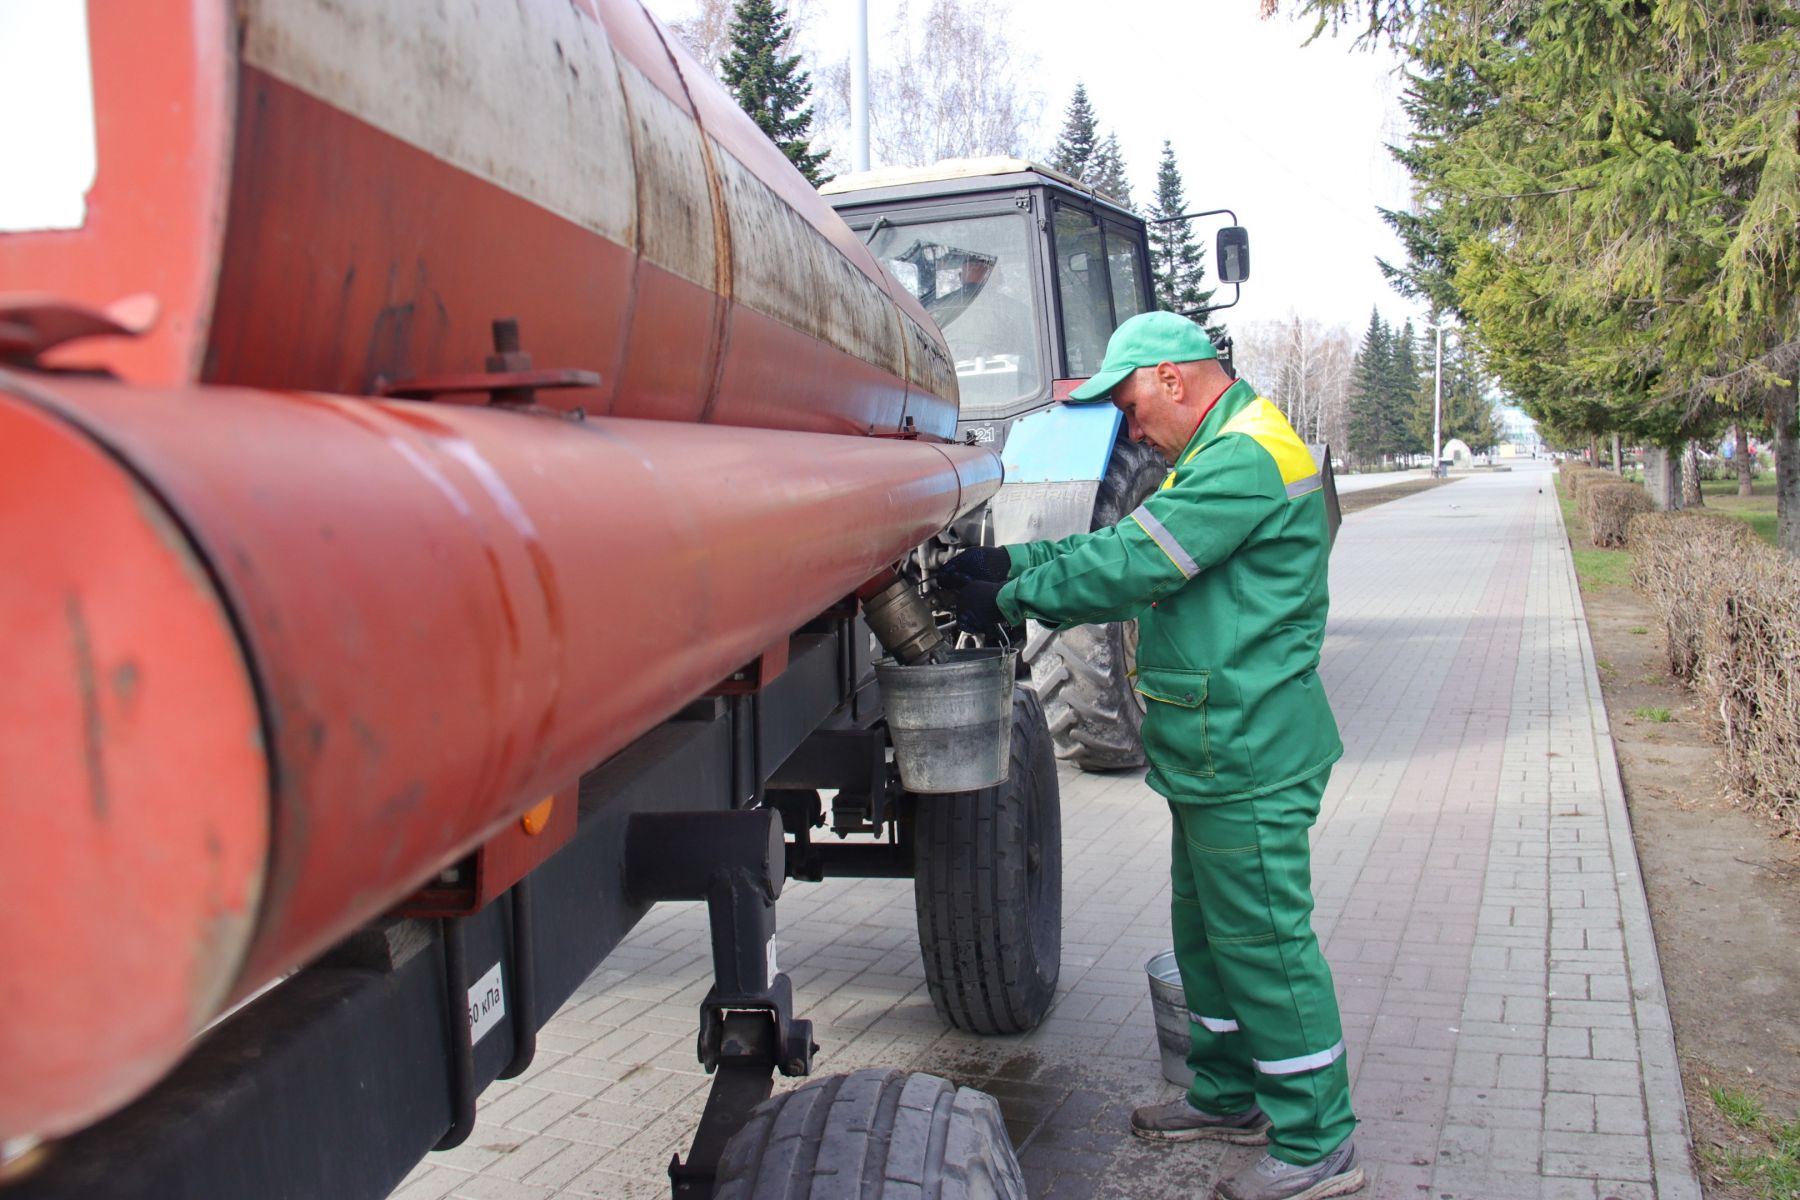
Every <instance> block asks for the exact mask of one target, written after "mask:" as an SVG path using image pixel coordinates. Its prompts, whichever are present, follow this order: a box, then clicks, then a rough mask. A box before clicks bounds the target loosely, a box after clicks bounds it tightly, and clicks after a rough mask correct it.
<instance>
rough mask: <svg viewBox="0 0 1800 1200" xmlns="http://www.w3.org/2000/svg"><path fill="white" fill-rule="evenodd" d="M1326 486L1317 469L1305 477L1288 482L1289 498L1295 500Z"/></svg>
mask: <svg viewBox="0 0 1800 1200" xmlns="http://www.w3.org/2000/svg"><path fill="white" fill-rule="evenodd" d="M1324 486H1325V485H1324V483H1323V482H1322V481H1321V480H1320V479H1319V475H1318V472H1316V471H1315V472H1313V473H1312V474H1311V475H1308V476H1307V477H1306V478H1305V479H1296V480H1294V482H1292V483H1290V484H1288V489H1287V492H1288V499H1289V500H1293V499H1296V498H1297V497H1300V496H1304V495H1306V493H1308V492H1316V491H1318V490H1319V489H1320V488H1321V487H1324Z"/></svg>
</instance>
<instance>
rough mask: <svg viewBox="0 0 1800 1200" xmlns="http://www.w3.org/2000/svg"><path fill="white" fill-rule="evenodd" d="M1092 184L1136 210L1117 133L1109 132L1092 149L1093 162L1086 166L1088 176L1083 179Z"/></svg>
mask: <svg viewBox="0 0 1800 1200" xmlns="http://www.w3.org/2000/svg"><path fill="white" fill-rule="evenodd" d="M1084 182H1087V183H1091V184H1093V185H1094V187H1095V188H1096V189H1098V190H1099V191H1101V192H1104V193H1105V194H1106V195H1108V196H1111V197H1112V198H1113V199H1114V200H1117V201H1118V202H1119V203H1120V204H1123V205H1124V206H1125V207H1126V208H1129V209H1131V210H1132V211H1134V212H1135V211H1137V210H1136V206H1134V205H1133V204H1132V203H1131V184H1130V182H1129V181H1128V180H1126V178H1125V154H1124V152H1123V151H1121V150H1120V149H1119V135H1118V134H1116V133H1109V134H1107V135H1106V140H1105V141H1103V142H1101V143H1100V145H1099V147H1098V148H1097V149H1096V150H1095V151H1094V159H1093V162H1092V163H1091V164H1090V165H1089V167H1088V178H1087V179H1086V180H1085V181H1084Z"/></svg>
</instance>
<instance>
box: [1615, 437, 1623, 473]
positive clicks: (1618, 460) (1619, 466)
mask: <svg viewBox="0 0 1800 1200" xmlns="http://www.w3.org/2000/svg"><path fill="white" fill-rule="evenodd" d="M1612 437H1613V474H1615V475H1623V474H1625V456H1624V455H1622V454H1620V453H1619V435H1618V434H1616V433H1615V434H1613V435H1612Z"/></svg>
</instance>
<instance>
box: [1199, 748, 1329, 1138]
mask: <svg viewBox="0 0 1800 1200" xmlns="http://www.w3.org/2000/svg"><path fill="white" fill-rule="evenodd" d="M1329 776H1330V772H1329V771H1321V772H1319V773H1318V774H1316V775H1314V776H1313V777H1312V778H1310V779H1306V780H1303V781H1301V782H1300V783H1297V784H1293V785H1291V786H1289V787H1285V788H1282V789H1281V790H1279V791H1276V792H1272V793H1270V794H1269V795H1266V796H1257V797H1255V798H1253V799H1249V800H1232V801H1227V802H1225V803H1222V804H1221V803H1193V802H1191V801H1171V802H1170V805H1169V808H1170V810H1171V811H1172V813H1173V814H1174V825H1175V831H1174V832H1175V836H1174V847H1173V853H1172V855H1171V864H1170V872H1169V877H1170V883H1171V885H1172V890H1173V893H1174V901H1173V925H1174V931H1175V960H1176V964H1177V965H1178V966H1179V967H1180V968H1181V984H1182V988H1183V989H1184V990H1185V991H1186V992H1187V1006H1188V1021H1189V1028H1190V1030H1191V1038H1190V1042H1189V1048H1188V1065H1189V1066H1190V1067H1192V1068H1193V1071H1194V1084H1193V1086H1192V1087H1191V1088H1190V1089H1189V1090H1188V1101H1189V1103H1191V1104H1192V1105H1193V1106H1194V1107H1195V1108H1197V1109H1199V1110H1201V1111H1202V1112H1207V1113H1213V1114H1218V1115H1223V1114H1227V1113H1239V1112H1243V1111H1244V1110H1246V1109H1248V1108H1249V1107H1250V1104H1251V1102H1252V1101H1255V1102H1256V1103H1257V1104H1258V1105H1260V1106H1261V1107H1262V1110H1263V1112H1264V1113H1266V1114H1267V1115H1268V1118H1269V1123H1270V1128H1269V1152H1270V1153H1272V1154H1273V1155H1274V1156H1275V1157H1276V1158H1279V1159H1281V1160H1282V1161H1284V1162H1289V1163H1293V1164H1295V1165H1297V1166H1304V1165H1307V1164H1310V1163H1314V1162H1317V1161H1318V1160H1319V1159H1321V1158H1323V1157H1324V1156H1325V1155H1327V1154H1329V1153H1331V1151H1333V1150H1335V1149H1336V1148H1337V1147H1338V1145H1339V1143H1341V1142H1342V1141H1343V1140H1344V1139H1345V1138H1347V1137H1349V1136H1350V1133H1351V1131H1352V1130H1353V1129H1355V1128H1356V1117H1355V1116H1354V1115H1353V1114H1352V1113H1351V1111H1350V1075H1349V1070H1348V1067H1347V1064H1346V1063H1345V1061H1344V1031H1343V1026H1342V1024H1341V1023H1340V1021H1339V1018H1338V1007H1337V996H1336V994H1335V993H1334V992H1333V991H1332V986H1331V968H1329V967H1328V966H1326V965H1325V956H1324V954H1323V953H1321V952H1320V950H1319V939H1318V936H1317V935H1316V934H1314V933H1313V929H1312V910H1313V898H1312V860H1311V849H1310V847H1309V846H1308V844H1307V830H1309V829H1310V828H1312V825H1313V822H1314V821H1316V820H1317V819H1318V816H1319V800H1320V797H1322V796H1323V795H1324V792H1325V782H1326V780H1327V778H1329Z"/></svg>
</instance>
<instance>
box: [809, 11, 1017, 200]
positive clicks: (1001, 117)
mask: <svg viewBox="0 0 1800 1200" xmlns="http://www.w3.org/2000/svg"><path fill="white" fill-rule="evenodd" d="M1012 21H1013V14H1012V10H1011V6H1010V4H1009V3H1007V0H994V2H993V3H989V4H981V3H977V2H976V0H929V3H928V4H927V5H926V8H925V11H924V15H923V18H922V20H921V19H915V17H914V14H913V9H912V6H911V5H910V4H909V3H907V2H906V0H901V3H900V5H899V7H898V11H897V13H896V15H895V19H894V23H893V25H892V27H891V28H890V29H889V32H888V36H887V39H886V42H885V45H884V46H883V53H882V58H883V59H884V60H885V61H886V62H888V63H890V64H891V65H889V66H886V67H882V68H879V69H877V70H875V71H873V72H872V73H871V77H870V80H869V157H870V161H871V162H873V163H876V164H878V165H882V166H918V165H922V164H924V163H929V162H935V161H937V160H938V159H940V158H976V157H981V156H985V155H995V154H1015V155H1024V154H1026V153H1027V145H1026V142H1027V139H1028V138H1029V136H1030V131H1031V130H1032V129H1033V128H1034V127H1035V126H1036V124H1037V119H1038V116H1039V114H1040V113H1041V112H1042V111H1043V106H1044V99H1043V96H1042V94H1041V93H1039V92H1036V91H1034V90H1033V89H1032V88H1031V86H1030V80H1031V78H1032V76H1033V74H1034V72H1035V70H1036V67H1037V59H1036V58H1035V57H1033V56H1031V55H1027V54H1023V53H1020V52H1019V51H1018V50H1017V48H1016V47H1015V45H1014V44H1013V40H1012V39H1009V36H1008V26H1009V24H1010V23H1011V22H1012ZM815 77H816V78H817V79H818V80H819V112H818V120H819V122H820V127H821V128H823V129H824V130H825V131H826V135H827V139H828V140H829V142H830V143H831V145H832V146H833V147H834V148H837V147H841V146H843V145H845V144H846V139H845V138H844V136H843V133H844V132H845V131H846V130H847V129H848V126H849V113H850V65H849V60H848V59H847V58H846V59H843V60H840V61H839V62H837V63H833V64H831V65H829V66H820V67H819V68H817V69H816V70H815ZM831 165H832V167H833V168H834V169H847V164H846V163H842V162H839V161H837V160H836V159H835V158H834V159H833V161H832V163H831Z"/></svg>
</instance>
